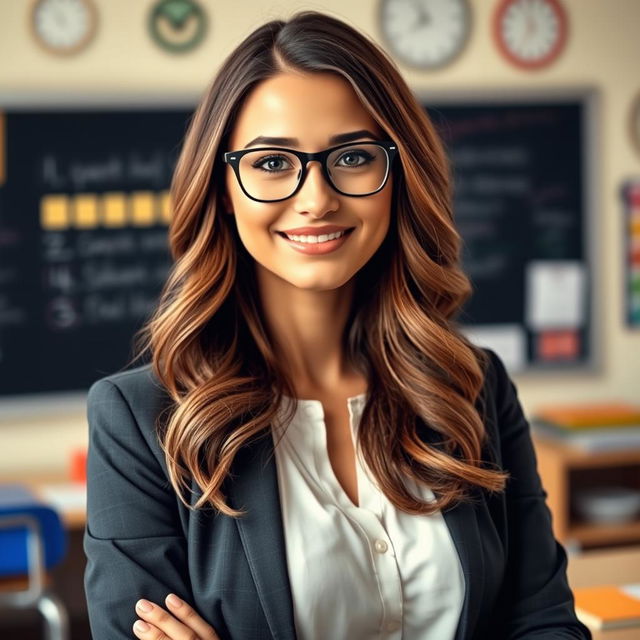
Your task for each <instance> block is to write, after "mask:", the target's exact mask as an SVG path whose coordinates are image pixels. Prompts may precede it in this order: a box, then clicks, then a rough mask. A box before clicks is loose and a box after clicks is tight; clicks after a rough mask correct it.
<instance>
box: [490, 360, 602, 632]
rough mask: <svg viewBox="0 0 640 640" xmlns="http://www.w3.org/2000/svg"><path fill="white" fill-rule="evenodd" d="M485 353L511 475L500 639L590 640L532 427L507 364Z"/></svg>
mask: <svg viewBox="0 0 640 640" xmlns="http://www.w3.org/2000/svg"><path fill="white" fill-rule="evenodd" d="M487 351H488V352H489V355H490V358H491V360H492V362H493V369H494V372H495V402H496V416H497V422H498V430H499V433H500V447H501V457H502V464H503V468H505V469H506V470H508V471H509V472H510V473H511V477H510V478H509V479H508V480H507V490H506V511H507V513H506V515H507V530H508V538H507V539H508V551H507V553H508V557H507V569H506V571H507V573H506V576H505V582H504V585H503V593H502V598H503V599H502V602H501V604H500V609H501V611H499V612H498V614H499V616H500V617H501V618H502V624H503V630H502V631H503V633H502V634H500V637H504V638H508V639H509V640H515V639H516V638H518V640H522V639H524V638H536V639H542V638H545V639H547V640H551V639H558V640H560V639H561V638H586V639H587V640H590V639H591V632H590V631H589V629H588V628H587V627H586V626H585V625H584V624H582V623H581V622H580V621H579V620H578V619H577V617H576V614H575V608H574V598H573V594H572V592H571V589H570V587H569V584H568V581H567V575H566V569H567V554H566V552H565V549H564V547H563V546H562V545H561V544H560V543H559V542H558V541H557V540H556V539H555V537H554V534H553V531H552V527H551V517H552V516H551V512H550V510H549V508H548V506H547V504H546V497H547V492H546V491H545V490H544V488H543V486H542V483H541V480H540V476H539V475H538V472H537V459H536V453H535V449H534V447H533V443H532V440H531V435H530V427H529V423H528V422H527V419H526V418H525V416H524V413H523V410H522V406H521V404H520V402H519V400H518V395H517V390H516V387H515V385H514V384H513V382H512V381H511V380H510V378H509V376H508V374H507V372H506V370H505V367H504V364H503V363H502V361H501V360H500V358H499V357H498V356H497V355H496V354H495V353H493V352H492V351H490V350H487Z"/></svg>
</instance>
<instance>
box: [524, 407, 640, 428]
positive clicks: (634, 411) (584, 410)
mask: <svg viewBox="0 0 640 640" xmlns="http://www.w3.org/2000/svg"><path fill="white" fill-rule="evenodd" d="M535 417H536V418H537V419H540V420H544V421H546V422H551V423H554V424H557V425H559V426H562V427H565V428H569V429H573V428H575V429H580V428H584V427H602V426H606V425H610V426H617V427H623V426H625V425H629V426H638V425H640V407H639V406H636V405H632V404H628V403H624V402H590V403H580V404H572V405H553V406H548V407H540V408H539V409H537V410H536V412H535Z"/></svg>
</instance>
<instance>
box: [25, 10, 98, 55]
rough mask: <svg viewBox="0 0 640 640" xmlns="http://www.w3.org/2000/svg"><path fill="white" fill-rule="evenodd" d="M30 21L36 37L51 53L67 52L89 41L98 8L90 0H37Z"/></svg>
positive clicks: (95, 23) (74, 50)
mask: <svg viewBox="0 0 640 640" xmlns="http://www.w3.org/2000/svg"><path fill="white" fill-rule="evenodd" d="M31 24H32V28H33V34H34V36H35V38H36V40H37V41H38V42H39V43H40V44H41V45H42V46H44V47H45V48H46V49H47V50H48V51H50V52H52V53H58V54H63V55H68V54H72V53H76V52H78V51H80V50H81V49H83V48H84V47H86V46H87V44H89V42H90V41H91V39H92V38H93V36H94V35H95V31H96V25H97V12H96V8H95V6H94V5H93V4H92V2H91V0H37V1H36V2H35V3H34V4H33V7H32V12H31Z"/></svg>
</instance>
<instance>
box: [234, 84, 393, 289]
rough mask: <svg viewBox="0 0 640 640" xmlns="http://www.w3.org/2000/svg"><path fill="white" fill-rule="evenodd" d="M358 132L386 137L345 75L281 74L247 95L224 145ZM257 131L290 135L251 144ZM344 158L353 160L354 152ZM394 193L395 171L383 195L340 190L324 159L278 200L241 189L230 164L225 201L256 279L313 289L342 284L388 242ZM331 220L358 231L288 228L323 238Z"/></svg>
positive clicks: (303, 146) (311, 145) (314, 147)
mask: <svg viewBox="0 0 640 640" xmlns="http://www.w3.org/2000/svg"><path fill="white" fill-rule="evenodd" d="M352 132H368V133H361V134H359V135H358V136H357V137H356V138H354V140H357V141H362V142H364V141H366V140H383V139H386V138H387V136H385V135H384V133H383V131H382V129H381V128H380V127H379V126H378V125H377V123H376V122H375V120H374V119H373V118H372V117H371V116H370V115H369V113H368V112H367V111H366V110H365V109H364V107H363V106H362V104H361V103H360V101H359V100H358V98H357V96H356V94H355V92H354V91H353V89H352V88H351V85H350V84H349V83H348V81H347V80H345V79H343V78H341V77H339V76H337V75H335V74H332V73H313V74H302V73H281V74H279V75H276V76H274V77H272V78H269V79H268V80H265V81H264V82H262V83H261V84H259V85H258V86H257V87H256V88H255V89H254V90H253V91H252V92H251V93H250V94H249V96H248V97H247V99H246V100H245V102H244V104H243V106H242V108H241V110H240V112H239V114H238V118H237V121H236V125H235V129H234V131H233V133H232V135H231V139H230V142H229V148H228V149H225V151H227V150H228V151H238V150H241V149H244V148H245V147H266V146H278V147H287V148H290V149H295V150H299V151H306V152H317V151H322V150H324V149H327V148H328V147H331V146H335V145H336V144H338V143H336V142H332V138H334V137H335V136H337V135H340V134H347V133H352ZM259 136H260V137H269V138H271V137H276V138H290V139H291V140H287V141H279V142H278V143H268V142H267V143H265V142H258V143H255V142H253V141H254V140H255V139H256V138H258V137H259ZM349 142H350V140H349ZM340 162H343V163H344V162H347V163H348V162H351V163H353V162H354V158H353V157H351V158H346V160H345V159H343V160H340ZM357 162H361V160H357ZM264 166H266V168H268V169H273V168H276V169H279V168H282V167H283V165H282V161H278V160H276V163H275V164H270V163H269V161H268V160H267V163H266V165H264ZM269 177H270V178H271V177H272V176H271V175H270V176H269ZM391 194H392V176H391V175H390V176H389V179H388V181H387V183H386V185H385V186H384V188H383V189H382V190H381V191H379V192H378V193H375V194H373V195H369V196H364V197H350V196H345V195H342V194H340V193H338V192H337V191H335V190H334V189H333V188H332V187H331V186H330V185H329V183H328V182H327V181H326V180H325V177H324V175H323V173H322V170H321V166H320V163H319V162H310V163H309V165H308V173H307V176H306V179H305V181H304V183H303V184H302V186H301V187H300V189H299V191H298V192H297V193H295V194H294V195H293V196H291V197H290V198H288V199H286V200H282V201H280V202H257V201H255V200H252V199H251V198H249V197H248V196H246V195H245V194H244V193H243V191H242V189H241V188H240V185H239V184H238V181H237V179H236V176H235V174H234V172H233V169H232V168H231V166H227V169H226V195H225V204H226V206H227V208H228V210H229V211H231V212H233V214H234V216H235V221H236V225H237V229H238V234H239V236H240V239H241V240H242V243H243V244H244V246H245V247H246V249H247V251H248V252H249V254H251V256H253V258H254V260H255V263H256V269H257V270H258V273H257V277H258V279H259V282H261V283H263V284H264V283H265V280H268V279H278V280H280V281H285V282H287V283H289V284H291V285H293V286H294V287H297V288H301V289H308V290H314V291H325V290H329V289H336V288H338V287H340V286H342V285H344V284H345V283H346V282H348V281H349V280H350V279H351V278H352V277H353V276H354V275H355V274H356V273H357V272H358V270H359V269H361V268H362V267H363V266H364V265H365V264H366V263H367V261H368V260H369V258H371V256H372V255H373V254H374V253H375V251H376V250H377V249H378V247H379V246H380V244H381V243H382V241H383V240H384V237H385V235H386V233H387V229H388V228H389V221H390V215H391ZM329 225H337V226H338V227H342V228H345V229H347V230H351V229H352V230H351V231H349V232H348V233H346V234H345V235H344V236H343V237H342V238H340V239H337V240H334V241H331V240H330V241H329V242H328V243H327V244H326V245H324V243H322V242H318V243H312V244H309V243H305V244H302V245H301V244H300V243H299V242H295V241H291V240H288V239H287V238H286V237H285V236H284V234H283V232H284V231H288V232H289V234H290V235H292V234H294V235H312V236H314V235H315V236H318V239H319V240H320V241H322V240H323V238H322V237H320V236H323V235H328V233H330V232H331V229H323V227H328V226H329ZM302 227H307V228H310V229H308V230H302V231H298V232H297V234H296V231H295V230H296V229H300V228H302ZM312 239H313V238H312ZM323 245H324V246H323ZM334 247H335V248H334ZM328 249H331V250H328Z"/></svg>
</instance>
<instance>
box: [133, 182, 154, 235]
mask: <svg viewBox="0 0 640 640" xmlns="http://www.w3.org/2000/svg"><path fill="white" fill-rule="evenodd" d="M155 205H156V201H155V197H154V194H153V193H152V192H151V191H138V192H136V193H134V194H132V195H131V209H130V210H131V223H132V224H133V225H134V226H135V227H150V226H151V225H153V224H155V223H156V206H155Z"/></svg>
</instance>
